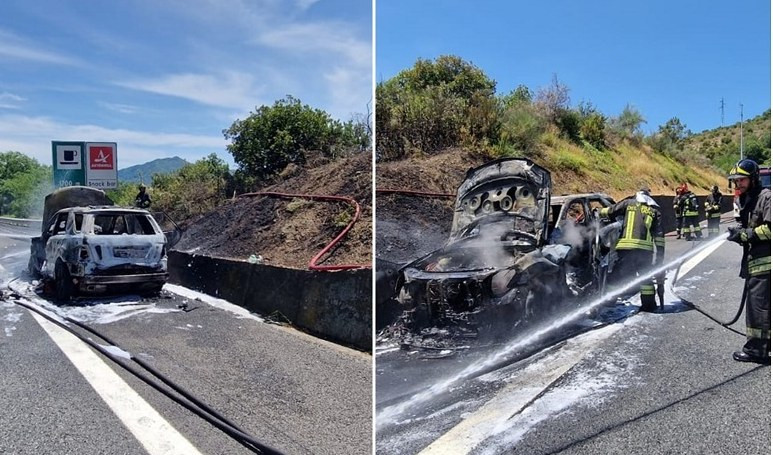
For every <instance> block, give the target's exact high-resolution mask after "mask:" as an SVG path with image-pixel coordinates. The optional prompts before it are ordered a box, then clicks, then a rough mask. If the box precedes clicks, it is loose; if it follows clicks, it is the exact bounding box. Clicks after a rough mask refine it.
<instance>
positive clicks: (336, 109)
mask: <svg viewBox="0 0 773 455" xmlns="http://www.w3.org/2000/svg"><path fill="white" fill-rule="evenodd" d="M323 76H324V78H325V82H326V83H327V90H328V92H329V94H330V98H331V100H330V102H329V103H330V105H329V106H330V107H329V108H328V109H329V112H330V114H331V115H333V116H334V117H337V118H339V119H341V120H344V121H346V120H349V119H350V117H351V114H353V113H356V112H359V113H364V112H365V111H366V110H367V103H368V102H370V101H371V100H370V95H371V94H370V93H368V92H365V91H363V90H355V88H361V87H369V86H370V83H371V82H370V79H371V78H370V74H366V73H364V72H363V71H360V70H354V69H352V68H348V67H336V68H334V69H333V70H331V71H330V72H327V73H325V74H324V75H323ZM362 95H368V97H367V98H363V97H362Z"/></svg>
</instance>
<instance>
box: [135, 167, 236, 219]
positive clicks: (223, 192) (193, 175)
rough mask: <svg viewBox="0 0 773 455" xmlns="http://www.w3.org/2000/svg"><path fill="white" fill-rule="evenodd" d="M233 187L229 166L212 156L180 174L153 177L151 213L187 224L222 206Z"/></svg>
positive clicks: (150, 190)
mask: <svg viewBox="0 0 773 455" xmlns="http://www.w3.org/2000/svg"><path fill="white" fill-rule="evenodd" d="M230 184H231V174H230V172H229V170H228V165H227V164H226V163H225V161H223V160H221V159H220V158H218V156H217V155H215V154H214V153H213V154H211V155H209V156H207V157H206V158H202V159H200V160H198V161H196V162H195V163H192V164H187V165H185V166H183V167H182V168H180V169H179V170H178V171H177V172H173V173H170V174H155V175H153V183H152V185H151V188H149V190H148V191H149V193H150V196H151V198H152V199H153V205H152V206H151V210H158V211H163V212H166V213H167V214H168V215H169V216H170V217H171V218H172V219H173V220H176V221H184V220H187V219H189V218H190V217H192V216H196V215H200V214H203V213H207V212H209V211H211V210H212V209H214V208H215V207H217V206H218V205H219V204H221V203H222V202H223V201H224V200H225V199H226V198H227V197H228V195H229V185H230Z"/></svg>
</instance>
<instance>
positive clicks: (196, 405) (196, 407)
mask: <svg viewBox="0 0 773 455" xmlns="http://www.w3.org/2000/svg"><path fill="white" fill-rule="evenodd" d="M13 302H14V303H15V304H17V305H19V306H22V307H24V308H26V309H27V310H29V311H33V312H35V313H37V314H39V315H41V316H43V317H44V318H45V319H46V320H48V321H50V322H52V323H53V324H56V325H57V326H59V327H61V328H63V329H64V330H67V331H68V332H70V333H71V334H72V335H74V336H75V337H76V338H78V339H79V340H81V341H83V342H84V343H86V344H87V345H89V346H90V347H91V348H92V349H95V350H96V351H97V352H99V353H100V354H102V355H104V356H105V357H107V358H108V359H110V360H112V361H113V362H115V363H116V364H118V365H119V366H120V367H121V368H123V369H125V370H126V371H128V372H129V373H131V374H133V375H134V376H136V377H137V378H139V379H140V380H142V381H143V382H144V383H146V384H148V385H149V386H151V387H153V388H154V389H156V390H157V391H159V392H161V393H162V394H163V395H165V396H166V397H168V398H170V399H171V400H172V401H174V402H176V403H177V404H179V405H180V406H182V407H184V408H185V409H187V410H189V411H191V412H192V413H193V414H195V415H196V416H198V417H200V418H202V419H204V420H205V421H206V422H208V423H210V424H211V425H213V426H215V427H216V428H218V429H219V430H220V431H222V432H223V433H225V434H226V435H228V436H229V437H231V438H232V439H234V440H235V441H236V442H238V443H240V444H241V445H243V446H244V447H246V448H247V449H248V450H250V451H251V452H253V453H258V454H267V455H283V454H282V452H280V451H278V450H276V449H274V448H272V447H270V446H268V445H266V444H263V443H261V442H260V441H258V440H257V439H255V438H254V437H253V436H251V435H249V434H247V433H245V432H244V431H242V430H240V429H239V427H237V426H236V425H234V424H233V423H231V422H230V421H229V420H228V419H226V418H225V417H223V416H222V415H221V414H219V413H218V412H216V411H214V410H213V409H212V408H210V407H209V406H207V405H206V404H204V403H202V402H201V401H200V400H198V399H197V398H195V397H193V395H191V394H190V393H188V392H186V391H185V390H184V389H182V387H180V386H178V385H177V384H175V383H174V382H172V381H171V380H170V379H168V378H166V377H164V376H163V375H162V374H161V373H160V372H158V371H157V370H155V369H154V368H153V367H151V366H150V365H148V364H147V363H145V362H143V361H142V360H141V359H137V358H136V357H134V356H133V355H131V354H129V356H130V357H129V358H130V359H131V360H133V361H134V362H136V363H137V364H139V365H140V366H142V367H143V368H144V369H146V370H147V371H148V372H150V373H151V374H152V375H153V376H155V377H157V378H158V379H159V380H161V381H162V382H163V383H164V384H166V385H167V386H169V387H170V388H172V389H173V390H174V391H176V392H177V393H179V394H180V395H182V396H183V397H184V398H185V399H182V398H180V397H178V396H176V395H174V394H172V393H170V392H169V391H167V390H166V389H164V388H163V387H162V386H161V385H159V384H157V383H156V382H154V381H153V380H152V379H150V378H149V377H147V376H146V375H144V374H142V373H141V372H140V371H137V370H136V369H135V368H132V367H130V366H129V365H128V364H126V363H124V362H123V361H121V360H120V357H118V356H116V355H114V354H112V353H111V352H109V351H108V350H106V349H105V348H104V346H102V345H100V344H99V343H96V342H94V341H93V340H91V339H89V338H86V337H85V336H83V335H81V334H80V333H78V332H76V331H75V330H73V329H72V328H71V327H68V326H67V325H66V324H64V323H62V322H61V321H59V320H57V319H56V318H53V317H51V316H50V315H48V314H46V312H44V311H41V310H40V309H39V308H36V307H34V306H32V305H28V304H26V303H24V302H21V301H19V300H18V299H14V300H13ZM63 319H64V320H66V321H68V322H71V323H73V324H75V325H77V326H78V327H81V328H83V329H84V330H87V331H88V332H90V333H93V334H94V335H96V336H98V337H100V338H102V339H103V340H105V341H107V342H108V343H110V344H111V345H113V346H115V347H117V345H116V344H115V343H113V342H112V341H110V340H109V339H108V338H106V337H105V336H104V335H102V334H100V333H99V332H97V331H96V330H94V329H92V328H90V327H88V326H85V325H84V324H82V323H79V322H78V321H74V320H73V319H71V318H67V317H64V318H63ZM119 349H120V348H119ZM186 400H188V401H186Z"/></svg>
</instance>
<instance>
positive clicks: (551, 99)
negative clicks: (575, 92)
mask: <svg viewBox="0 0 773 455" xmlns="http://www.w3.org/2000/svg"><path fill="white" fill-rule="evenodd" d="M534 104H536V105H537V106H538V108H539V110H540V112H541V113H542V115H543V116H544V117H545V118H546V119H548V120H549V121H550V122H552V123H554V124H556V125H558V118H559V116H560V114H561V112H562V111H563V110H566V109H568V108H569V87H567V86H566V85H565V84H562V83H561V82H559V81H558V76H557V75H556V74H553V79H552V80H551V81H550V85H548V86H547V87H543V88H541V89H539V90H538V91H537V96H536V97H535V100H534Z"/></svg>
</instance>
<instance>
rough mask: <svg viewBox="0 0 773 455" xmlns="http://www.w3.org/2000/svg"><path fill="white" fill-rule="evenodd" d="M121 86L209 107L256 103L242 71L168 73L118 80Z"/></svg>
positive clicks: (255, 90) (250, 83) (253, 88)
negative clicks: (158, 76)
mask: <svg viewBox="0 0 773 455" xmlns="http://www.w3.org/2000/svg"><path fill="white" fill-rule="evenodd" d="M116 85H119V86H121V87H126V88H131V89H134V90H141V91H145V92H151V93H157V94H160V95H167V96H174V97H178V98H184V99H187V100H191V101H195V102H197V103H201V104H206V105H209V106H218V107H227V108H240V109H244V108H245V107H247V108H249V107H250V106H254V105H255V104H256V99H257V93H258V92H259V91H260V90H261V89H260V88H259V87H256V86H255V83H254V80H253V77H252V76H250V75H249V74H246V73H239V72H228V73H223V74H219V75H214V74H192V73H185V74H169V75H166V76H163V77H161V78H158V79H138V80H133V81H119V82H116Z"/></svg>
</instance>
